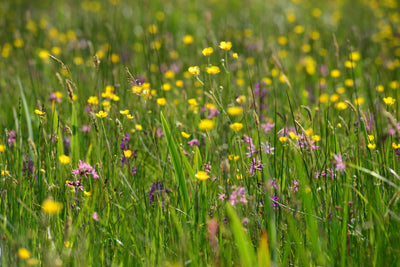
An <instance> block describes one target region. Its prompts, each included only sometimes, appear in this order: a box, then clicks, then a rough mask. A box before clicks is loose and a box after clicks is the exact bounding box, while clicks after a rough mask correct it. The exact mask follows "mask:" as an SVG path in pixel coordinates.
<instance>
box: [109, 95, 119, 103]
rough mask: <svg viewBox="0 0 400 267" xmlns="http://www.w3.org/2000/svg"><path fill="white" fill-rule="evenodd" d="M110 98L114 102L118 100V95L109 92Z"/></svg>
mask: <svg viewBox="0 0 400 267" xmlns="http://www.w3.org/2000/svg"><path fill="white" fill-rule="evenodd" d="M110 98H111V100H112V101H115V102H117V101H119V96H117V95H116V94H111V96H110Z"/></svg>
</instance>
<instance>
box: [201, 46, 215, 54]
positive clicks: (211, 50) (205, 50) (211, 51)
mask: <svg viewBox="0 0 400 267" xmlns="http://www.w3.org/2000/svg"><path fill="white" fill-rule="evenodd" d="M213 52H214V49H213V48H212V47H206V48H204V49H203V51H201V53H202V54H203V55H204V56H209V55H211V54H212V53H213Z"/></svg>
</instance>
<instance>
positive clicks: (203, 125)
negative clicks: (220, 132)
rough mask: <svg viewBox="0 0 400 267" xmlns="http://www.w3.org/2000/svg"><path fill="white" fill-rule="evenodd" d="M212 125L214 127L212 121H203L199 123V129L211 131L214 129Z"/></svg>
mask: <svg viewBox="0 0 400 267" xmlns="http://www.w3.org/2000/svg"><path fill="white" fill-rule="evenodd" d="M214 125H215V123H214V121H212V120H209V119H204V120H201V121H200V123H199V129H200V130H203V131H208V130H211V129H212V128H214Z"/></svg>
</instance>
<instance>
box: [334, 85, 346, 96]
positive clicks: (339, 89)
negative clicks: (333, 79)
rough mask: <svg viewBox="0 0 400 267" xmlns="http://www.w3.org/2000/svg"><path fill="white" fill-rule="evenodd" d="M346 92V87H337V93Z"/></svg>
mask: <svg viewBox="0 0 400 267" xmlns="http://www.w3.org/2000/svg"><path fill="white" fill-rule="evenodd" d="M345 92H346V89H344V87H338V88H336V93H338V94H340V95H341V94H344V93H345Z"/></svg>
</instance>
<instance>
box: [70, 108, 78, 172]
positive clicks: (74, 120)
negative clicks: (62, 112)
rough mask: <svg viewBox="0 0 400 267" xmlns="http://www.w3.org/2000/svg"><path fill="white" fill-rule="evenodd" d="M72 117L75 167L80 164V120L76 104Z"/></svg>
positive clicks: (72, 156) (72, 152)
mask: <svg viewBox="0 0 400 267" xmlns="http://www.w3.org/2000/svg"><path fill="white" fill-rule="evenodd" d="M71 116H72V120H71V125H72V137H71V158H72V164H73V165H74V166H75V165H76V164H77V163H78V159H79V140H78V118H77V114H76V108H75V105H74V103H72V114H71Z"/></svg>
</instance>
